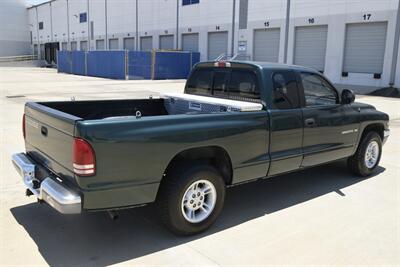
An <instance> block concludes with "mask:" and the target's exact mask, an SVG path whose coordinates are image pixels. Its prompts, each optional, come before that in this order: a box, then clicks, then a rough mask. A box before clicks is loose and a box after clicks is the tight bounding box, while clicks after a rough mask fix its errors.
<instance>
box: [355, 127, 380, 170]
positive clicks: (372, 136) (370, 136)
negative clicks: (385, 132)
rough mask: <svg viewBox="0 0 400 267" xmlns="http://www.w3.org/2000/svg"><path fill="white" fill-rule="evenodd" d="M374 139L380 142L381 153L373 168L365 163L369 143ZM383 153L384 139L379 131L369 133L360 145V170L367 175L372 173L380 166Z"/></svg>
mask: <svg viewBox="0 0 400 267" xmlns="http://www.w3.org/2000/svg"><path fill="white" fill-rule="evenodd" d="M372 141H376V142H377V143H378V146H379V155H378V159H377V161H376V163H375V165H374V166H373V167H372V168H368V167H367V165H366V164H365V153H366V151H367V148H368V145H369V144H370V143H371V142H372ZM381 155H382V140H381V138H380V136H379V135H378V134H377V133H375V132H370V133H369V134H367V136H366V137H365V139H364V141H363V142H362V145H361V147H360V156H359V162H358V164H359V167H360V170H361V171H362V172H363V173H364V174H365V175H369V174H371V173H372V172H373V171H374V170H375V169H376V167H378V165H379V162H380V160H381Z"/></svg>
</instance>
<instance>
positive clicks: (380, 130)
mask: <svg viewBox="0 0 400 267" xmlns="http://www.w3.org/2000/svg"><path fill="white" fill-rule="evenodd" d="M384 131H385V125H384V124H383V123H381V122H375V123H371V124H368V125H366V126H365V127H364V129H363V131H362V133H361V137H360V141H359V143H360V142H361V140H363V138H364V137H365V136H366V135H367V134H368V133H369V132H376V133H377V134H379V136H380V137H381V140H383V138H384Z"/></svg>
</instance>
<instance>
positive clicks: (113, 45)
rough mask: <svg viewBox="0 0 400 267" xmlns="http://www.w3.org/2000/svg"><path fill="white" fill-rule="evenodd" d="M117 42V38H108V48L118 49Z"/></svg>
mask: <svg viewBox="0 0 400 267" xmlns="http://www.w3.org/2000/svg"><path fill="white" fill-rule="evenodd" d="M118 49H119V42H118V38H113V39H109V40H108V50H118Z"/></svg>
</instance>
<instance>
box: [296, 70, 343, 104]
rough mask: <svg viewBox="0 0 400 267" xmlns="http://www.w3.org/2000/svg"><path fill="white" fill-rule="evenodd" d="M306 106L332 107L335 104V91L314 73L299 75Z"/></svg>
mask: <svg viewBox="0 0 400 267" xmlns="http://www.w3.org/2000/svg"><path fill="white" fill-rule="evenodd" d="M300 77H301V83H302V84H303V88H304V97H305V100H306V106H307V107H310V106H320V105H334V104H336V103H337V93H336V90H335V89H334V88H333V87H332V86H331V85H330V84H329V83H328V82H327V81H326V80H325V79H323V78H322V77H320V76H319V75H318V74H315V73H301V74H300Z"/></svg>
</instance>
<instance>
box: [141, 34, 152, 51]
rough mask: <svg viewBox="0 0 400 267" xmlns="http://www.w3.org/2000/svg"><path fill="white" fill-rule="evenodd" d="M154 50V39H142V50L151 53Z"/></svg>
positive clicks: (146, 37)
mask: <svg viewBox="0 0 400 267" xmlns="http://www.w3.org/2000/svg"><path fill="white" fill-rule="evenodd" d="M152 49H153V37H151V36H145V37H140V50H141V51H151V50H152Z"/></svg>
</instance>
